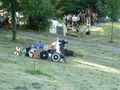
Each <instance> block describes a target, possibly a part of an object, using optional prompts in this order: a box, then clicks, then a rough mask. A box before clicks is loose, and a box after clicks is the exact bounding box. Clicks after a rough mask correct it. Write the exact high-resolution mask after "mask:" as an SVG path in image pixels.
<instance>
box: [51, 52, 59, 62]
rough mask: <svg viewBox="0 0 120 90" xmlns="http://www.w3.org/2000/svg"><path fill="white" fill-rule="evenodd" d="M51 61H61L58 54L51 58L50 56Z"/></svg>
mask: <svg viewBox="0 0 120 90" xmlns="http://www.w3.org/2000/svg"><path fill="white" fill-rule="evenodd" d="M51 59H52V61H54V62H59V61H60V59H61V55H60V54H59V53H54V54H53V55H52V56H51Z"/></svg>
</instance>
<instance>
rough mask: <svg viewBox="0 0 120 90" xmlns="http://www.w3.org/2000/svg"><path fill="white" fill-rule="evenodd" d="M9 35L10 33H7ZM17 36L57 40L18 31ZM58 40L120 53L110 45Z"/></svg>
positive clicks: (55, 37)
mask: <svg viewBox="0 0 120 90" xmlns="http://www.w3.org/2000/svg"><path fill="white" fill-rule="evenodd" d="M9 33H11V32H9ZM17 34H18V35H23V36H30V37H35V38H41V39H46V40H50V41H51V40H52V41H55V40H56V39H57V36H51V35H41V34H37V33H34V32H25V31H24V32H23V31H19V32H17ZM59 39H63V40H66V41H68V42H69V44H71V45H76V46H88V47H96V48H99V49H103V50H108V51H113V52H118V53H119V52H120V48H119V47H114V46H111V45H104V44H101V43H92V42H84V41H80V40H75V39H74V40H73V39H68V38H65V37H64V38H62V37H60V38H59Z"/></svg>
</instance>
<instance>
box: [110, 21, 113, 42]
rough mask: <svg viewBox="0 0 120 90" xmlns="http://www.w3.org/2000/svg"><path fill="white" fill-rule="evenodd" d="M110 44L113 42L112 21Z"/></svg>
mask: <svg viewBox="0 0 120 90" xmlns="http://www.w3.org/2000/svg"><path fill="white" fill-rule="evenodd" d="M110 42H113V21H112V30H111V41H110Z"/></svg>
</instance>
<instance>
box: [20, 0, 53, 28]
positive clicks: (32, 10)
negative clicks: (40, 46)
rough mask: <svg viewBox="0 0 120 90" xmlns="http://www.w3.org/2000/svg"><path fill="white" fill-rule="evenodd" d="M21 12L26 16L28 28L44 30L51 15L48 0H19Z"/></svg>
mask: <svg viewBox="0 0 120 90" xmlns="http://www.w3.org/2000/svg"><path fill="white" fill-rule="evenodd" d="M21 7H22V14H23V15H24V17H26V18H28V28H30V29H34V30H35V29H36V30H46V29H47V28H48V27H49V19H50V17H51V15H52V13H51V8H50V4H49V2H48V0H21Z"/></svg>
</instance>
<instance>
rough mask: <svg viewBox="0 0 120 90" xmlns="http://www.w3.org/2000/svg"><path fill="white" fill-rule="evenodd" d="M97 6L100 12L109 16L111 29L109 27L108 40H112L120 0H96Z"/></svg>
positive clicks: (119, 9)
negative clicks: (109, 36) (109, 35)
mask: <svg viewBox="0 0 120 90" xmlns="http://www.w3.org/2000/svg"><path fill="white" fill-rule="evenodd" d="M98 7H99V10H100V12H101V13H104V14H105V15H106V16H108V17H110V18H111V22H112V29H111V38H110V42H113V34H114V32H113V31H114V27H113V26H114V22H115V21H117V19H118V18H119V16H120V0H102V1H98Z"/></svg>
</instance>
